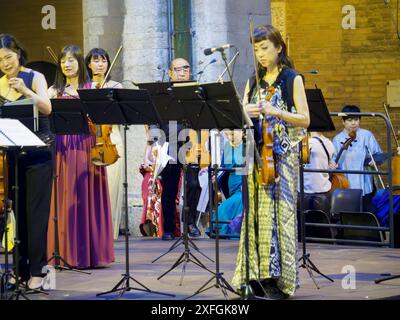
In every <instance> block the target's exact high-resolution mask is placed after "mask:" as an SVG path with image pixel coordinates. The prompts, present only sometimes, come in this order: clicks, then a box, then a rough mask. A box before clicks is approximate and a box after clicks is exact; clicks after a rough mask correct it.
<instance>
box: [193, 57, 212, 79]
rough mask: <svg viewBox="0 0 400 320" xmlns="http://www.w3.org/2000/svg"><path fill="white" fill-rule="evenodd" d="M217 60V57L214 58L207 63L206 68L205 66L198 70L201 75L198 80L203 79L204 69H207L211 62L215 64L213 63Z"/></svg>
mask: <svg viewBox="0 0 400 320" xmlns="http://www.w3.org/2000/svg"><path fill="white" fill-rule="evenodd" d="M215 62H217V59H212V60H211V61H210V62H209V63H207V64H206V65H205V66H204V68H203V69H202V70H201V71H199V72H197V75H198V76H200V77H199V79H198V80H197V82H200V79H201V77H202V76H203V74H204V71H205V70H206V68H207V67H208V66H209V65H210V64H213V63H215Z"/></svg>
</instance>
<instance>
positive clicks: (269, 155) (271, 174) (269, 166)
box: [250, 20, 276, 186]
mask: <svg viewBox="0 0 400 320" xmlns="http://www.w3.org/2000/svg"><path fill="white" fill-rule="evenodd" d="M250 39H251V47H252V51H253V63H254V70H255V76H256V90H257V94H258V101H259V102H261V101H262V99H261V92H260V79H259V76H258V63H257V59H256V54H255V52H254V46H255V40H254V22H253V20H251V21H250ZM274 92H275V88H274V87H273V86H271V87H269V88H268V89H267V96H266V97H265V101H269V100H271V98H272V96H273V95H274ZM260 118H261V116H260ZM262 136H263V146H262V148H261V157H260V161H257V162H260V163H258V168H257V181H258V183H259V184H261V185H262V186H266V185H271V184H273V183H274V182H275V179H276V174H275V162H274V153H273V141H274V130H273V128H272V127H271V126H270V124H269V123H268V122H267V121H266V119H263V125H262ZM255 152H256V157H257V154H258V150H257V149H256V150H255ZM257 158H258V157H257Z"/></svg>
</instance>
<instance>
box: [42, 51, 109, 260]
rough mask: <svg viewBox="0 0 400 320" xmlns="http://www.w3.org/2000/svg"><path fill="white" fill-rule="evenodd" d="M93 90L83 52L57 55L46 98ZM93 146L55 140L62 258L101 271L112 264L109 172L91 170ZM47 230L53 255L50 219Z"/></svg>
mask: <svg viewBox="0 0 400 320" xmlns="http://www.w3.org/2000/svg"><path fill="white" fill-rule="evenodd" d="M91 87H92V84H91V82H90V80H89V78H88V75H87V70H86V66H85V61H84V59H83V56H82V52H81V49H80V48H79V47H78V46H76V45H67V46H65V47H64V48H63V49H62V50H61V52H60V54H59V55H58V66H57V73H56V80H55V83H54V85H53V86H52V87H51V88H50V89H49V91H48V93H49V96H50V97H51V98H57V99H79V97H78V92H77V90H78V89H90V88H91ZM94 145H95V136H94V135H90V134H79V135H58V136H57V137H56V165H57V177H58V179H57V202H58V203H57V209H58V228H59V240H60V255H61V256H62V257H64V258H65V260H66V261H67V262H68V263H69V264H70V265H71V266H72V267H78V268H90V267H101V266H106V265H108V264H110V263H111V262H113V261H114V246H113V237H112V217H111V207H110V198H109V192H108V183H107V172H106V169H105V168H104V167H101V166H95V165H93V164H92V161H91V150H92V147H93V146H94ZM53 214H54V212H53V213H52V214H51V215H52V216H53ZM51 218H53V217H51ZM49 224H50V227H49V235H48V239H49V248H48V253H49V254H51V253H52V252H53V251H52V250H54V243H53V241H54V235H53V234H52V233H53V232H54V225H53V219H50V221H49Z"/></svg>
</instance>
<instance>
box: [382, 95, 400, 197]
mask: <svg viewBox="0 0 400 320" xmlns="http://www.w3.org/2000/svg"><path fill="white" fill-rule="evenodd" d="M383 108H384V109H385V113H386V116H387V118H388V120H389V124H390V128H391V130H392V133H393V137H394V141H395V142H396V146H397V149H398V148H400V144H399V139H400V131H399V132H398V134H399V137H398V136H397V135H396V131H395V130H394V127H393V123H392V121H391V119H390V115H389V112H388V110H387V106H386V104H385V103H384V104H383ZM392 185H393V186H396V187H400V154H398V153H397V152H396V155H394V156H393V157H392ZM393 194H394V195H400V190H395V191H393Z"/></svg>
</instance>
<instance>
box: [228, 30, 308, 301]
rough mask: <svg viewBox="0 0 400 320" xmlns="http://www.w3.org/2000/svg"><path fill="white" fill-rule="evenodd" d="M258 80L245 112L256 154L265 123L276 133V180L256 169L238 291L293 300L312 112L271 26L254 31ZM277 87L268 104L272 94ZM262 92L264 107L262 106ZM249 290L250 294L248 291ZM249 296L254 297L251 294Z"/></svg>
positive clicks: (246, 96) (240, 257)
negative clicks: (303, 145)
mask: <svg viewBox="0 0 400 320" xmlns="http://www.w3.org/2000/svg"><path fill="white" fill-rule="evenodd" d="M254 53H255V56H256V58H257V61H258V68H257V69H258V71H257V72H258V76H259V77H258V79H259V82H260V83H259V85H258V86H257V85H256V77H255V75H254V76H253V77H251V78H250V79H249V80H248V82H247V85H246V89H245V93H244V101H243V106H244V108H245V110H246V112H247V114H248V115H249V116H250V118H251V119H252V121H253V123H254V129H255V143H256V147H257V150H260V149H261V146H262V143H263V141H262V120H259V119H260V116H261V115H262V116H263V117H264V118H265V121H267V122H268V123H269V125H270V126H271V127H272V128H273V129H274V138H273V154H274V163H275V172H276V175H277V178H276V179H275V182H274V183H273V184H271V185H266V186H263V185H261V184H260V183H259V182H258V180H257V175H256V172H257V164H254V166H252V167H251V168H250V172H249V176H248V192H249V195H248V199H249V200H248V202H249V211H248V215H249V219H248V221H249V229H248V230H249V234H248V244H249V252H248V258H249V282H250V288H246V257H245V230H246V224H245V222H243V224H242V230H241V238H240V245H239V252H238V256H237V265H236V270H235V274H234V277H233V280H232V282H233V285H234V286H235V287H237V288H239V290H240V291H242V293H243V292H244V293H245V294H250V292H251V294H256V295H258V294H260V293H261V294H263V295H264V296H265V297H266V298H270V299H282V298H287V297H290V296H292V295H293V294H294V293H295V290H296V288H297V287H298V265H297V257H296V249H297V234H296V230H297V221H296V201H297V191H296V190H297V180H298V143H299V142H300V141H301V139H302V138H303V137H304V136H305V128H307V127H308V125H309V121H310V120H309V111H308V105H307V100H306V95H305V90H304V84H303V80H302V77H301V76H300V75H298V74H297V73H296V71H294V70H293V64H292V62H291V59H290V58H289V57H288V55H287V48H286V45H285V43H284V41H283V39H282V36H281V34H280V33H279V31H277V30H276V29H275V28H274V27H272V26H270V25H265V26H259V27H257V28H256V29H255V30H254ZM271 86H273V87H274V91H273V92H274V93H273V96H272V98H271V99H270V100H269V101H266V100H265V97H266V96H267V95H268V90H267V89H268V88H270V87H271ZM258 87H259V88H260V96H261V101H259V93H258V92H257V88H258ZM247 289H249V290H247ZM249 291H250V292H249Z"/></svg>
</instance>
